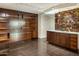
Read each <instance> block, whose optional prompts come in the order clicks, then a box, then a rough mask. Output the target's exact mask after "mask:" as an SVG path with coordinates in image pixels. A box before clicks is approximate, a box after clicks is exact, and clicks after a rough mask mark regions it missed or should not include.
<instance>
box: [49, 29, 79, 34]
mask: <svg viewBox="0 0 79 59" xmlns="http://www.w3.org/2000/svg"><path fill="white" fill-rule="evenodd" d="M48 31H51V32H60V33H68V34H79V32H70V31H59V30H48Z"/></svg>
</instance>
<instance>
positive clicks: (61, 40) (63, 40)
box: [59, 33, 67, 47]
mask: <svg viewBox="0 0 79 59" xmlns="http://www.w3.org/2000/svg"><path fill="white" fill-rule="evenodd" d="M66 37H67V36H66V34H64V33H60V37H59V45H60V46H62V47H65V46H66Z"/></svg>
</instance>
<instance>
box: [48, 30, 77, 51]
mask: <svg viewBox="0 0 79 59" xmlns="http://www.w3.org/2000/svg"><path fill="white" fill-rule="evenodd" d="M47 41H48V42H49V43H51V44H54V45H58V46H60V47H64V48H67V49H70V50H73V51H77V49H78V47H77V34H68V33H60V32H51V31H47Z"/></svg>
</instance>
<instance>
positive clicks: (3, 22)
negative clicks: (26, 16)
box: [0, 16, 9, 42]
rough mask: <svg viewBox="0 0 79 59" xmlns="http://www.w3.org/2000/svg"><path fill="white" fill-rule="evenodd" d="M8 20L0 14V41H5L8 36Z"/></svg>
mask: <svg viewBox="0 0 79 59" xmlns="http://www.w3.org/2000/svg"><path fill="white" fill-rule="evenodd" d="M8 29H9V28H8V21H7V19H5V18H3V17H1V16H0V42H2V41H7V40H8V39H9V38H8Z"/></svg>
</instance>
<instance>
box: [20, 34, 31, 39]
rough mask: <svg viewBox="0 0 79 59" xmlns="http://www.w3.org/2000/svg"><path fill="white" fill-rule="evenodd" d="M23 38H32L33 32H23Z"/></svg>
mask: <svg viewBox="0 0 79 59" xmlns="http://www.w3.org/2000/svg"><path fill="white" fill-rule="evenodd" d="M21 39H22V40H29V39H31V33H30V32H27V33H23V34H22V36H21Z"/></svg>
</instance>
